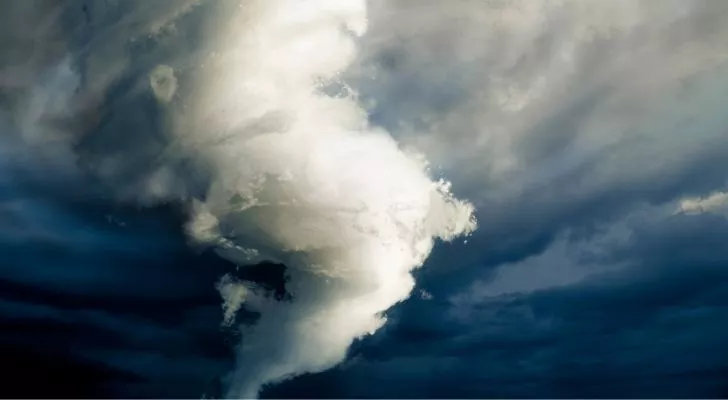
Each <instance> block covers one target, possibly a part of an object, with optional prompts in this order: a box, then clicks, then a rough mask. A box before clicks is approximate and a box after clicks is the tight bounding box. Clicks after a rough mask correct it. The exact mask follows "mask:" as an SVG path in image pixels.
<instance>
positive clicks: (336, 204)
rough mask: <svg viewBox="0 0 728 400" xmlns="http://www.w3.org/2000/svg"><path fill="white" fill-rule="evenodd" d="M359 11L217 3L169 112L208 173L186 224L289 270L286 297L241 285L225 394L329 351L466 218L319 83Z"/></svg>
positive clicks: (335, 63) (405, 288)
mask: <svg viewBox="0 0 728 400" xmlns="http://www.w3.org/2000/svg"><path fill="white" fill-rule="evenodd" d="M228 6H230V4H229V5H228ZM365 11H366V10H365V4H364V2H363V1H356V0H354V1H338V0H337V1H327V0H316V1H307V2H300V1H289V0H276V1H267V0H266V1H262V0H261V1H247V2H243V3H241V4H239V6H238V7H230V8H221V9H220V13H221V14H220V16H219V17H218V18H219V20H218V21H219V22H218V24H217V28H216V31H215V32H214V34H213V35H211V37H210V44H209V46H210V51H211V54H212V56H211V57H210V59H209V60H208V61H206V62H205V66H204V67H203V68H202V69H201V73H199V74H198V75H197V77H196V78H195V79H194V90H193V94H192V96H191V98H190V99H189V103H188V104H187V107H186V109H185V110H186V111H185V112H184V113H180V114H179V115H178V117H177V120H176V126H178V127H184V128H181V129H180V131H178V132H177V134H178V136H177V138H178V140H179V144H180V146H181V147H182V148H186V149H188V150H187V151H190V152H200V153H201V154H202V155H204V156H205V157H206V158H207V159H209V160H211V161H209V162H210V163H211V164H212V166H213V167H212V169H213V170H214V171H215V179H214V181H213V183H212V186H211V188H210V190H209V192H208V193H207V195H206V197H205V200H204V201H200V202H197V203H196V204H195V206H194V211H193V216H192V221H191V223H190V225H189V231H190V233H191V235H192V236H193V237H195V238H197V239H199V240H200V241H202V242H205V243H210V244H213V245H216V246H218V247H219V248H220V249H221V254H223V255H224V256H226V257H228V258H230V259H233V260H236V261H239V262H240V263H242V264H244V263H251V262H256V261H260V260H275V261H281V262H284V263H285V264H286V265H287V266H288V267H289V274H290V282H289V283H288V290H289V291H290V292H291V294H292V297H293V299H292V301H290V302H280V301H275V300H273V299H271V298H267V297H265V296H262V295H258V296H256V295H255V294H254V293H251V292H250V291H245V293H246V305H247V307H248V308H250V309H254V310H256V311H259V312H260V313H261V318H260V320H259V321H258V322H257V323H256V324H255V325H254V326H252V327H250V328H249V329H247V330H246V331H245V333H244V335H243V339H242V343H241V345H240V349H239V354H238V367H237V371H236V372H235V373H234V374H233V375H232V376H231V379H230V380H229V382H228V383H229V385H230V386H229V391H228V395H229V396H242V397H252V396H255V395H256V394H257V392H258V390H259V389H260V387H261V385H263V384H266V383H270V382H276V381H279V380H281V379H285V378H287V377H290V376H293V375H296V374H300V373H304V372H316V371H321V370H323V369H326V368H329V367H331V366H333V365H335V364H337V363H338V362H340V361H342V360H343V359H344V358H345V356H346V351H347V349H348V347H349V345H350V344H351V343H352V341H354V340H355V339H356V338H358V337H361V336H363V335H366V334H368V333H371V332H374V331H375V330H377V329H378V328H379V327H380V326H381V325H382V324H383V323H384V317H383V316H382V315H381V314H382V312H384V311H385V310H387V309H388V308H389V307H391V306H392V305H394V304H395V303H397V302H399V301H401V300H403V299H405V298H406V297H408V296H409V294H410V292H411V290H412V288H413V286H414V282H413V279H412V276H411V275H410V272H411V271H412V269H414V268H416V267H418V266H420V265H421V264H422V263H423V261H424V260H425V258H426V257H427V255H428V254H429V252H430V250H431V248H432V245H433V240H434V239H436V238H441V239H445V240H450V239H452V238H454V237H455V236H457V235H460V234H462V233H466V232H469V231H471V230H472V229H473V228H474V220H473V217H472V211H473V210H472V207H471V206H470V205H469V204H467V203H464V202H461V201H458V200H456V199H454V198H453V197H452V196H451V195H450V194H449V193H448V187H447V185H446V184H445V183H443V182H433V181H431V180H430V178H429V177H428V174H427V166H426V164H425V163H424V162H423V160H421V159H420V158H419V157H417V156H416V155H414V154H407V153H405V152H403V151H402V150H401V149H400V148H399V146H398V145H397V143H396V142H395V141H394V140H393V139H392V138H391V137H390V136H389V135H388V134H387V133H386V132H384V131H381V130H379V129H376V128H374V127H371V126H370V125H369V124H368V122H367V116H366V114H365V113H364V111H363V110H362V109H361V108H360V106H359V104H358V103H357V101H356V98H355V97H354V96H353V95H352V94H351V93H347V92H345V91H344V90H343V89H342V88H343V86H341V87H339V89H340V91H341V92H342V93H338V94H335V95H330V94H329V95H327V94H324V91H325V89H327V88H324V86H326V85H329V87H328V89H329V91H331V90H332V89H331V88H332V87H334V86H336V84H337V82H336V77H337V74H339V73H340V72H341V71H342V70H343V69H345V68H346V67H347V65H348V64H349V63H350V61H351V60H352V59H353V57H354V56H355V51H356V47H355V43H354V38H355V37H356V36H358V35H361V34H363V33H364V31H365V28H366V14H365ZM225 287H226V288H228V289H227V292H230V291H231V289H230V288H229V283H228V285H227V286H225ZM227 301H228V303H229V302H230V300H229V299H228V300H227Z"/></svg>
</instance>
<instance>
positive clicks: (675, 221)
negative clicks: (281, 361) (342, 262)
mask: <svg viewBox="0 0 728 400" xmlns="http://www.w3.org/2000/svg"><path fill="white" fill-rule="evenodd" d="M727 233H728V220H727V219H726V218H724V217H722V216H710V215H701V216H698V217H686V216H677V217H674V218H670V219H668V220H666V221H659V222H656V223H654V224H650V225H647V226H642V227H639V228H637V229H636V230H635V231H634V232H633V235H632V236H631V237H630V238H629V240H628V241H627V242H626V243H625V244H624V247H623V249H621V250H620V251H615V252H614V253H612V255H611V256H612V257H613V260H612V261H613V262H615V263H616V262H625V261H626V262H627V263H628V265H629V266H628V267H626V268H624V269H620V270H618V271H612V272H606V273H603V274H597V275H593V276H591V277H589V278H587V279H585V280H583V281H582V282H580V283H577V284H572V285H567V286H563V287H558V288H547V289H543V290H536V291H532V292H525V293H510V294H502V295H498V296H494V297H485V298H481V299H478V300H474V301H472V303H470V304H462V303H461V304H459V305H453V304H452V303H448V302H447V301H440V302H437V301H432V302H428V301H424V300H410V301H409V302H408V303H406V304H404V305H403V306H401V307H400V308H399V309H397V310H394V316H395V318H394V321H393V323H392V326H390V327H389V328H387V329H386V330H384V331H383V332H381V333H379V334H377V335H375V337H374V338H371V339H366V340H364V342H363V343H361V344H360V346H359V348H358V349H356V350H355V351H354V354H353V355H352V360H351V361H349V362H348V363H346V364H345V365H343V366H341V367H338V368H337V369H335V370H333V371H330V372H325V373H323V374H320V375H318V376H310V377H302V378H299V379H296V380H293V381H291V382H288V383H284V384H283V385H280V386H279V387H276V388H273V389H270V391H269V392H268V394H269V396H271V397H277V396H290V397H297V396H301V393H305V394H306V396H308V397H319V396H327V397H328V396H330V397H357V398H366V397H407V398H415V397H424V398H436V397H443V396H446V397H463V398H469V397H557V398H594V397H599V398H604V397H631V398H643V397H651V398H654V397H662V398H665V397H668V398H680V397H693V398H695V397H701V398H704V397H712V398H720V397H724V396H725V395H726V394H727V393H728V385H726V383H725V382H726V381H725V378H726V376H728V375H726V374H728V360H727V359H726V357H725V354H726V351H728V348H726V344H725V341H724V340H723V337H724V334H725V332H726V331H728V325H727V323H726V316H728V314H727V313H728V311H727V310H728V308H726V307H727V306H728V270H726V268H725V265H726V264H727V263H728V251H727V250H726V248H725V246H724V244H723V238H724V237H725V235H726V234H727ZM462 307H464V308H467V313H465V314H464V315H465V316H463V315H460V316H459V317H453V315H454V313H453V312H454V311H456V313H455V314H457V313H458V312H461V311H464V310H454V308H462ZM375 382H376V383H375Z"/></svg>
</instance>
